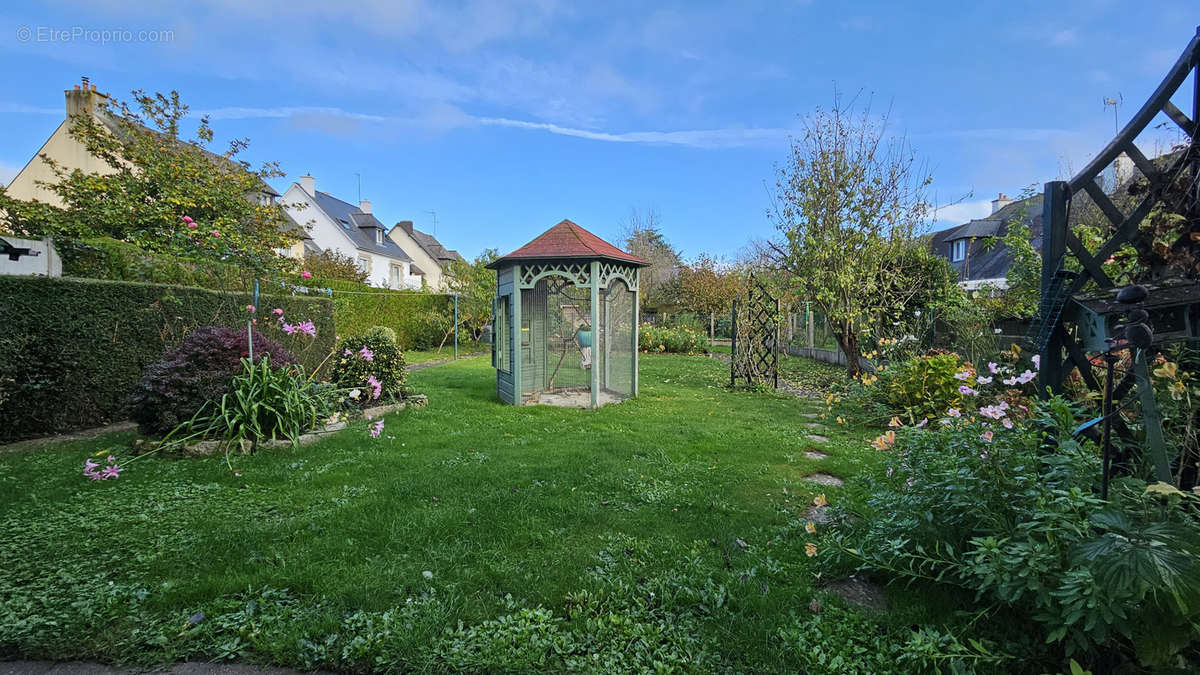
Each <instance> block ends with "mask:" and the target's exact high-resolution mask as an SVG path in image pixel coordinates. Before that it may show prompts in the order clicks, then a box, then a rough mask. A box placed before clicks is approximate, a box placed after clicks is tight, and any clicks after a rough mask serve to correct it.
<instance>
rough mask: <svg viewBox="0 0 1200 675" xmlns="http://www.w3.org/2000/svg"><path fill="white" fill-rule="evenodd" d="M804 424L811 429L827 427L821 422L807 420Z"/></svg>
mask: <svg viewBox="0 0 1200 675" xmlns="http://www.w3.org/2000/svg"><path fill="white" fill-rule="evenodd" d="M804 426H806V427H808V428H809V429H824V428H825V425H824V424H821V423H820V422H805V423H804Z"/></svg>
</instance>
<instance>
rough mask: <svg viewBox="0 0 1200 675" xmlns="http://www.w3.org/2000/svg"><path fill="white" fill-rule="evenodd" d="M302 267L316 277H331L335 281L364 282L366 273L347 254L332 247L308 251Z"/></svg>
mask: <svg viewBox="0 0 1200 675" xmlns="http://www.w3.org/2000/svg"><path fill="white" fill-rule="evenodd" d="M304 269H306V270H308V271H309V272H310V273H311V274H312V275H313V277H314V278H316V279H322V280H324V279H333V280H337V281H355V282H358V283H366V281H367V276H368V275H367V273H366V271H365V270H363V269H362V268H361V267H359V266H358V263H357V262H355V261H354V258H351V257H350V256H348V255H342V254H341V253H338V252H337V251H334V250H333V249H326V250H324V251H321V252H320V253H317V254H313V253H309V254H307V255H305V256H304Z"/></svg>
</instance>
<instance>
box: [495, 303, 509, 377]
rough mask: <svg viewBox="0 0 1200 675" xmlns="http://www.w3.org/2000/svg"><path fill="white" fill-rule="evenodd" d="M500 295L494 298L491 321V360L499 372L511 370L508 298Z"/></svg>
mask: <svg viewBox="0 0 1200 675" xmlns="http://www.w3.org/2000/svg"><path fill="white" fill-rule="evenodd" d="M510 297H511V296H508V295H502V296H500V297H499V298H497V299H496V307H495V312H494V313H493V317H494V318H493V321H492V324H493V325H492V350H493V351H492V362H493V363H495V364H496V369H497V370H499V371H500V372H504V373H511V372H512V351H511V350H512V334H511V333H510V331H509V327H508V310H509V298H510Z"/></svg>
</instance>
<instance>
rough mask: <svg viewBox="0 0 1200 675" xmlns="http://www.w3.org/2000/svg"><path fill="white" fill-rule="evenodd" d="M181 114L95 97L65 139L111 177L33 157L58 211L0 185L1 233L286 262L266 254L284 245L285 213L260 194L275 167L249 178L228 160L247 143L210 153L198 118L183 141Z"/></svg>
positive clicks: (145, 97) (140, 97)
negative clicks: (47, 175) (46, 173)
mask: <svg viewBox="0 0 1200 675" xmlns="http://www.w3.org/2000/svg"><path fill="white" fill-rule="evenodd" d="M187 112H188V107H187V106H186V105H184V104H183V103H181V102H180V100H179V93H178V92H175V91H172V92H171V93H170V94H161V93H160V94H154V95H149V94H145V93H144V92H142V91H140V90H138V91H134V92H133V102H132V104H129V103H125V102H121V101H110V100H109V99H107V98H102V97H97V109H96V111H95V113H94V114H82V115H75V116H73V117H72V118H71V120H70V123H71V126H70V133H71V135H72V136H73V137H74V138H75V139H77V140H78V141H79V142H80V143H81V144H82V145H83V146H84V148H86V150H87V152H89V153H90V154H91V155H93V156H95V157H97V158H99V159H100V160H102V161H103V162H104V163H105V164H107V165H108V166H109V167H110V169H111V170H112V171H111V173H107V174H92V173H84V172H83V171H80V170H78V169H73V170H72V169H68V168H67V167H65V166H63V165H62V164H60V163H59V162H56V161H55V160H54V159H53V158H51V157H48V156H46V155H42V159H43V160H45V161H46V162H47V163H48V164H49V165H50V167H51V169H52V170H53V172H54V174H55V178H56V180H55V181H54V182H48V181H47V182H44V183H42V186H43V187H46V188H48V189H50V190H52V191H53V192H54V193H55V194H56V195H57V196H58V197H59V199H60V200H61V202H62V204H63V206H61V207H59V206H54V205H50V204H45V203H41V202H37V201H24V200H19V199H15V198H13V197H12V196H10V195H8V194H7V193H6V192H5V191H4V190H3V189H2V188H0V212H3V213H4V214H5V221H6V223H5V225H6V227H7V229H8V230H9V231H10V232H12V233H13V234H18V235H28V236H37V237H40V236H55V237H60V238H68V239H74V238H82V237H96V236H106V237H112V238H114V239H119V240H121V241H126V242H130V243H133V244H135V245H137V246H138V247H140V248H142V249H145V250H150V251H157V252H164V253H169V254H172V255H177V256H185V257H192V258H210V259H217V260H223V261H228V262H234V263H237V264H240V265H243V266H245V267H248V268H250V269H252V270H254V271H255V272H256V273H268V272H271V271H278V270H280V269H282V268H284V267H285V266H287V265H289V264H291V263H290V262H289V261H287V260H286V259H283V258H281V257H280V256H278V255H277V254H276V251H277V250H279V249H283V248H287V247H288V246H290V245H291V243H292V242H293V240H294V236H293V235H289V234H287V233H285V232H284V230H283V228H284V226H285V225H286V224H287V220H286V216H285V215H284V214H283V212H282V210H281V209H280V207H279V206H278V205H276V204H274V203H273V202H272V201H271V200H269V199H265V198H263V197H262V194H263V191H264V189H266V187H267V186H266V184H265V183H264V179H266V178H271V177H277V176H282V175H283V173H282V172H281V171H280V170H279V168H278V165H277V164H275V163H266V164H264V165H263V166H262V167H261V168H260V169H259V170H258V171H254V170H251V168H250V165H249V163H248V162H245V161H241V160H239V159H237V157H238V155H239V154H240V153H241V152H242V151H244V150H245V149H246V147H247V146H248V144H249V140H248V139H244V138H241V139H235V140H233V141H231V142H230V144H229V149H228V150H226V151H225V152H224V153H222V154H214V153H213V152H210V151H209V150H208V149H207V146H208V145H209V144H210V143H211V142H212V140H213V131H212V129H211V128H210V127H209V124H208V119H207V118H201V120H200V122H199V125H198V126H197V128H196V130H195V133H194V136H193V137H192V138H191V139H189V140H185V139H183V138H182V137H181V136H180V133H181V131H180V126H181V123H182V122H183V119H184V118H185V117H186V116H187ZM185 217H186V218H188V219H190V221H185V220H184V218H185Z"/></svg>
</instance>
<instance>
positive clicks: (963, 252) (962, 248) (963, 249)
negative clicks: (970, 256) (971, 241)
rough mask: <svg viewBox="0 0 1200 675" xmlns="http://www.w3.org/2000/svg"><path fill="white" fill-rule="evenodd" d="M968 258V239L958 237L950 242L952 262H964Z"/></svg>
mask: <svg viewBox="0 0 1200 675" xmlns="http://www.w3.org/2000/svg"><path fill="white" fill-rule="evenodd" d="M966 259H967V240H966V239H958V240H956V241H952V242H950V262H962V261H963V260H966Z"/></svg>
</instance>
